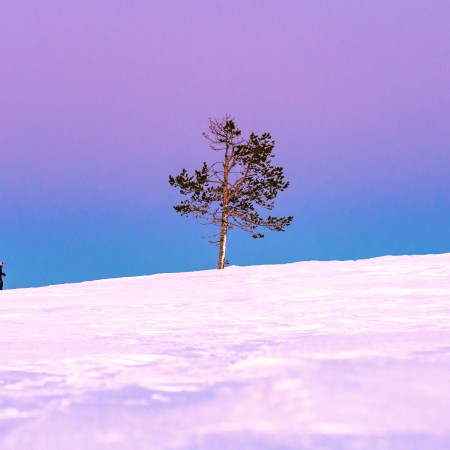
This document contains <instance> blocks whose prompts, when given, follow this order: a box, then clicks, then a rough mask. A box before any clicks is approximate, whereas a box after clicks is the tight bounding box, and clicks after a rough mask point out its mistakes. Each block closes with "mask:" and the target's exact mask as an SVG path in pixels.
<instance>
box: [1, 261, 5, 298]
mask: <svg viewBox="0 0 450 450" xmlns="http://www.w3.org/2000/svg"><path fill="white" fill-rule="evenodd" d="M5 275H6V273H3V263H2V262H1V261H0V291H1V290H2V289H3V277H4V276H5Z"/></svg>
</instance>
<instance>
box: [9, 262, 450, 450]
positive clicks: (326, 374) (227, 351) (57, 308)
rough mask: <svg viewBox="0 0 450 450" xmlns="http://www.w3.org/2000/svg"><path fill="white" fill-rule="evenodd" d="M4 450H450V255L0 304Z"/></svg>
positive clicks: (257, 270)
mask: <svg viewBox="0 0 450 450" xmlns="http://www.w3.org/2000/svg"><path fill="white" fill-rule="evenodd" d="M0 448H1V449H5V450H6V449H20V450H30V449H31V450H40V449H45V450H70V449H83V450H85V449H133V450H135V449H233V450H234V449H258V450H261V449H314V450H322V449H323V450H325V449H327V450H328V449H351V450H354V449H368V450H369V449H370V450H377V449H396V450H398V449H408V450H409V449H420V450H434V449H439V450H440V449H442V450H443V449H446V450H447V449H450V254H443V255H427V256H402V257H382V258H375V259H371V260H363V261H343V262H334V261H333V262H302V263H294V264H286V265H276V266H254V267H229V268H227V269H226V270H224V271H216V270H211V271H204V272H193V273H181V274H165V275H153V276H148V277H138V278H123V279H113V280H103V281H93V282H87V283H81V284H67V285H60V286H50V287H45V288H36V289H17V290H11V291H3V292H0Z"/></svg>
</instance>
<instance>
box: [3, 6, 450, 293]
mask: <svg viewBox="0 0 450 450" xmlns="http://www.w3.org/2000/svg"><path fill="white" fill-rule="evenodd" d="M449 23H450V2H449V1H448V0H434V1H430V2H425V1H417V0H405V1H402V0H396V1H391V0H389V1H379V0H378V1H364V0H345V1H320V0H314V1H299V0H292V1H290V0H285V1H265V0H259V1H248V0H247V1H245V0H239V1H228V2H219V1H211V0H204V1H203V0H202V1H199V0H193V1H189V2H188V1H184V0H183V1H175V0H173V1H172V0H171V1H149V0H146V1H142V0H134V1H129V0H120V1H119V0H108V1H101V0H78V1H72V0H65V1H64V2H61V1H59V0H53V1H51V0H41V1H39V2H36V1H31V0H30V1H21V0H17V1H14V2H1V3H0V54H1V55H2V56H1V59H0V192H1V197H0V205H1V212H0V214H1V222H0V260H3V261H4V262H5V269H4V270H5V272H7V273H8V276H7V277H6V279H5V285H6V286H5V287H7V288H15V287H26V286H40V285H46V284H54V283H64V282H74V281H82V280H90V279H97V278H110V277H118V276H133V275H144V274H151V273H159V272H177V271H188V270H198V269H206V268H213V267H215V264H216V259H217V251H216V249H215V248H214V247H213V246H212V245H211V244H209V243H208V242H207V240H206V239H202V236H204V235H207V234H208V230H207V229H205V228H203V227H201V226H200V225H197V224H195V222H194V221H193V220H189V219H186V218H182V217H180V216H178V215H177V214H176V213H175V211H173V209H172V205H173V204H175V203H176V202H177V200H179V196H178V194H177V192H176V191H175V189H173V188H171V187H170V186H169V184H168V182H167V179H168V175H169V174H176V173H177V172H178V171H179V170H180V169H181V168H183V167H187V168H191V169H192V168H194V167H197V166H199V165H201V163H202V161H203V160H209V161H211V158H212V157H213V156H214V155H213V154H212V152H211V151H210V150H209V149H208V146H207V143H206V142H205V141H204V139H203V137H202V132H203V131H204V130H205V129H206V127H207V123H208V117H210V116H215V117H221V116H223V115H224V114H225V113H228V114H230V115H233V116H234V117H235V118H236V122H237V124H238V125H239V126H240V128H242V130H243V131H244V132H246V133H248V132H250V131H257V132H262V131H269V132H271V133H272V136H273V137H274V139H275V141H276V143H277V145H276V155H277V160H278V163H279V164H280V165H282V166H284V167H285V171H286V178H287V179H288V180H290V181H291V187H290V188H289V189H288V190H287V191H286V192H284V193H282V194H280V197H279V201H278V205H279V207H278V209H277V210H276V212H278V213H279V214H293V215H294V216H295V223H294V224H293V225H292V226H291V227H290V228H289V229H288V230H287V231H286V232H285V233H270V232H269V233H267V235H266V236H267V237H266V238H265V239H264V240H257V241H255V240H253V239H252V238H251V237H250V236H249V235H246V234H239V233H234V234H231V235H230V239H229V248H228V252H229V253H228V257H229V260H230V263H231V264H235V265H248V264H267V263H283V262H291V261H300V260H308V259H350V258H351V259H357V258H366V257H373V256H379V255H385V254H423V253H442V252H449V251H450V226H449V224H450V182H449V173H450V27H449ZM210 231H211V232H212V230H210ZM210 234H211V233H210Z"/></svg>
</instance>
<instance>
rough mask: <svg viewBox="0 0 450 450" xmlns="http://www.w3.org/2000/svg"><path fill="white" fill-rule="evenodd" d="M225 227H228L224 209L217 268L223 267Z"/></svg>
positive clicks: (225, 245)
mask: <svg viewBox="0 0 450 450" xmlns="http://www.w3.org/2000/svg"><path fill="white" fill-rule="evenodd" d="M227 228H228V216H227V213H226V211H223V212H222V225H221V227H220V241H219V262H218V263H217V268H218V269H225V254H226V251H227Z"/></svg>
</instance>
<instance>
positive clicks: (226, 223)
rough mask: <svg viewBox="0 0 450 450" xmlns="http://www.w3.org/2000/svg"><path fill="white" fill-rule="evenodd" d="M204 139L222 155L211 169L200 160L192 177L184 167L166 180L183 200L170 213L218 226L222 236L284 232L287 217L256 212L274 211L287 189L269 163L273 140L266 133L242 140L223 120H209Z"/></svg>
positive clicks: (278, 171)
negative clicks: (231, 232)
mask: <svg viewBox="0 0 450 450" xmlns="http://www.w3.org/2000/svg"><path fill="white" fill-rule="evenodd" d="M204 136H205V138H206V139H207V140H208V141H209V143H210V147H211V149H212V150H214V151H216V152H223V157H222V159H221V160H220V161H218V162H215V163H213V164H210V165H208V164H207V163H206V162H204V163H203V166H202V168H201V169H200V170H196V171H195V173H194V175H189V174H188V172H187V171H186V169H183V170H182V171H181V173H180V174H179V175H177V176H176V177H173V176H170V177H169V183H170V185H171V186H174V187H176V188H179V190H180V194H182V195H183V196H185V197H186V199H185V200H183V201H182V202H181V203H180V204H179V205H176V206H174V208H175V210H176V211H177V212H179V213H180V214H181V215H183V216H185V215H191V216H194V217H195V218H196V219H198V220H199V222H200V223H203V224H212V225H218V226H221V229H222V232H223V229H224V228H225V233H226V231H227V230H231V229H233V228H239V229H241V230H244V231H247V232H249V233H251V234H252V236H253V237H254V238H262V237H264V235H263V234H262V233H260V232H259V231H258V230H259V229H260V228H265V229H268V230H273V231H284V229H285V228H286V227H287V226H288V225H290V224H291V222H292V219H293V217H292V216H288V217H275V216H270V215H269V216H268V217H263V216H262V215H261V214H262V213H261V210H269V211H270V210H272V209H273V207H274V200H275V198H276V197H277V195H278V193H279V192H282V191H284V190H285V189H287V188H288V186H289V182H287V181H285V179H284V175H283V168H282V167H278V166H275V165H273V158H274V155H273V150H274V147H275V142H274V141H273V139H272V137H271V135H270V134H269V133H263V134H261V135H257V134H255V133H252V134H250V136H249V138H248V139H243V138H242V136H241V131H240V130H239V129H238V128H237V127H236V125H235V123H234V120H232V119H230V118H228V117H225V118H224V119H222V120H211V119H210V125H209V133H205V134H204Z"/></svg>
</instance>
